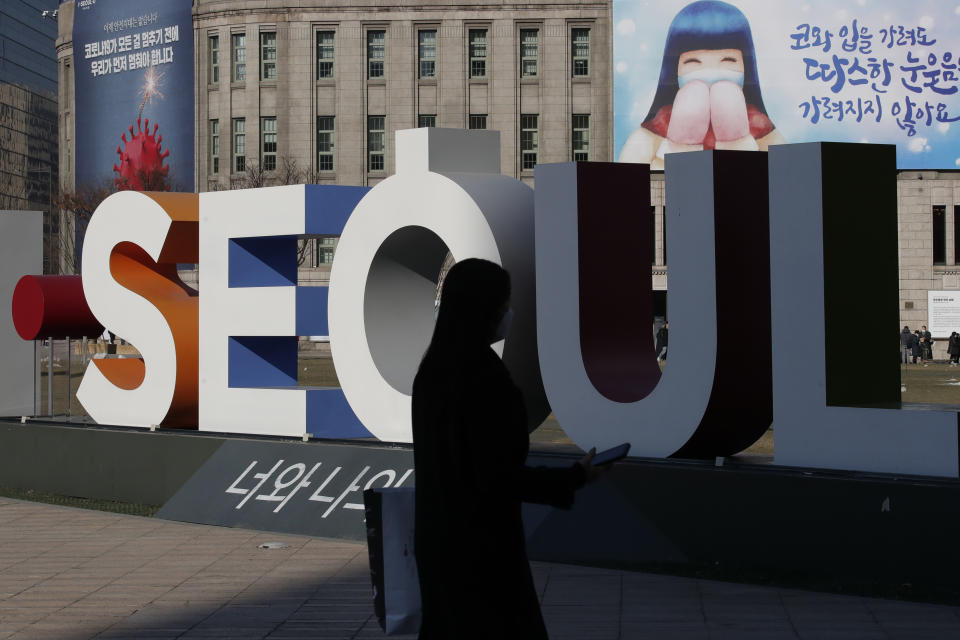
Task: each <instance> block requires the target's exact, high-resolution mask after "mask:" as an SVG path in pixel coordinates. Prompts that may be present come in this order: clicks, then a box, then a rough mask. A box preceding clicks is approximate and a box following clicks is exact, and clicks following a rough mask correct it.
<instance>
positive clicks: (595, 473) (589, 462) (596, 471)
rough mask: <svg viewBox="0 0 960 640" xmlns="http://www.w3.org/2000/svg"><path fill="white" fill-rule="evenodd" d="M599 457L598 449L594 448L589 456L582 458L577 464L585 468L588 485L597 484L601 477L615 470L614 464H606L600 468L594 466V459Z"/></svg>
mask: <svg viewBox="0 0 960 640" xmlns="http://www.w3.org/2000/svg"><path fill="white" fill-rule="evenodd" d="M596 455H597V448H596V447H593V448H592V449H590V451H588V452H587V455H585V456H583V457H582V458H580V460H579V461H578V462H577V464H579V465H580V466H581V467H583V473H584V477H586V479H587V484H590V483H591V482H596V481H597V480H598V479H599V478H600V476H602V475H603V474H605V473H607V472H608V471H610V469H612V468H613V463H612V462H611V463H610V464H605V465H602V466H599V467H595V466H593V459H594V458H595V457H596Z"/></svg>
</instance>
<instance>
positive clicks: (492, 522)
mask: <svg viewBox="0 0 960 640" xmlns="http://www.w3.org/2000/svg"><path fill="white" fill-rule="evenodd" d="M509 301H510V276H509V275H508V274H507V272H506V271H504V270H503V269H502V268H501V267H499V266H497V265H495V264H493V263H492V262H488V261H486V260H478V259H469V260H464V261H462V262H459V263H457V264H456V265H455V266H454V267H453V268H452V269H451V270H450V272H449V273H448V274H447V277H446V280H445V282H444V285H443V292H442V294H441V299H440V307H439V315H438V316H437V323H436V327H435V328H434V332H433V339H432V340H431V342H430V347H429V348H428V349H427V353H426V355H425V356H424V358H423V362H422V363H421V364H420V370H419V371H418V373H417V377H416V379H415V380H414V383H413V443H414V459H415V464H416V470H417V480H416V540H415V548H416V555H417V568H418V570H419V572H420V589H421V597H422V602H423V624H422V627H421V630H420V638H421V640H435V639H441V638H442V639H444V640H461V639H472V638H484V639H489V638H523V639H524V640H537V639H541V638H546V637H547V632H546V628H545V627H544V624H543V618H542V616H541V615H540V606H539V602H538V598H537V594H536V591H535V589H534V584H533V578H532V576H531V573H530V564H529V562H528V561H527V553H526V548H525V540H524V532H523V523H522V521H521V517H520V503H521V502H522V501H526V502H539V503H543V504H551V505H554V506H558V507H564V508H569V507H570V506H571V505H572V503H573V494H574V492H575V491H576V490H577V489H578V488H580V487H581V486H583V484H584V483H585V482H586V481H587V479H588V476H589V477H590V478H591V479H592V478H593V477H595V475H596V470H595V469H594V468H593V467H592V465H591V464H590V460H591V459H592V458H593V455H592V454H593V452H592V451H591V453H590V454H588V455H587V457H585V458H584V459H583V460H581V461H580V462H579V463H577V464H574V465H573V466H571V467H568V468H551V469H547V468H543V467H540V468H531V467H527V466H526V465H525V461H526V458H527V451H528V449H529V445H530V441H529V438H528V435H527V426H526V425H527V421H526V411H525V409H524V404H523V397H522V396H521V393H520V390H519V389H518V388H517V387H516V386H515V385H514V384H513V381H512V380H511V379H510V374H509V373H508V372H507V369H506V367H505V366H504V365H503V363H502V362H501V360H500V358H499V357H498V356H497V354H496V352H494V350H493V349H492V348H491V347H490V345H491V343H493V342H495V341H496V340H499V339H502V338H504V337H505V335H506V331H507V329H508V326H507V325H508V324H509V320H510V318H511V317H512V313H511V312H509Z"/></svg>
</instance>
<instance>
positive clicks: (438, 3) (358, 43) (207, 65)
mask: <svg viewBox="0 0 960 640" xmlns="http://www.w3.org/2000/svg"><path fill="white" fill-rule="evenodd" d="M73 11H74V3H73V2H67V3H65V4H64V5H63V6H62V8H61V20H60V37H59V39H58V41H57V44H58V48H57V51H58V57H59V62H60V67H61V74H60V79H61V83H63V84H62V86H61V96H62V98H63V100H62V101H61V114H62V115H63V116H64V120H65V121H68V122H72V119H71V118H70V113H71V111H72V104H73V76H72V73H71V72H70V67H71V65H72V58H73V49H72V31H73ZM193 14H194V42H195V69H196V73H195V98H196V152H195V160H196V162H195V166H196V175H195V180H196V184H197V186H198V189H199V190H201V191H209V190H217V189H229V188H237V187H244V186H262V185H269V184H282V183H285V182H303V181H309V182H316V183H320V184H345V185H374V184H376V183H377V182H379V181H380V180H382V179H383V178H385V177H386V176H388V175H390V174H392V173H394V166H395V165H394V149H393V145H394V133H395V132H396V131H397V130H399V129H409V128H412V127H418V126H437V127H451V128H483V129H493V130H498V131H500V143H501V154H502V155H501V170H502V171H503V173H505V174H508V175H512V176H515V177H517V178H519V179H520V180H522V181H524V182H527V183H530V184H532V183H533V175H534V171H533V167H534V165H535V164H537V163H544V162H564V161H569V160H573V159H580V160H611V159H612V157H613V150H612V146H613V64H612V55H613V40H612V33H613V32H612V1H611V0H557V1H555V2H550V3H549V4H548V3H507V2H499V1H487V2H476V3H470V4H451V3H450V2H447V1H445V0H424V1H421V2H416V3H403V4H390V3H384V2H382V1H380V0H351V1H350V2H349V3H347V2H343V1H342V0H340V1H338V0H314V1H302V0H269V1H267V2H262V1H254V0H197V2H195V3H194V9H193ZM61 137H62V138H66V139H69V125H68V127H67V129H66V130H64V131H62V132H61ZM61 161H62V162H63V163H65V164H66V165H69V164H70V163H71V160H70V159H69V158H61ZM63 170H64V172H65V174H66V175H72V174H71V167H70V166H64V167H63ZM251 176H252V177H251ZM335 246H336V239H335V238H326V239H315V240H314V241H313V242H312V243H311V244H310V246H309V247H308V250H307V251H306V252H305V253H304V255H303V265H302V266H303V267H305V268H303V269H301V279H305V280H307V281H317V280H319V281H323V280H325V279H326V277H327V274H328V271H329V263H330V261H331V260H332V254H333V250H334V249H335Z"/></svg>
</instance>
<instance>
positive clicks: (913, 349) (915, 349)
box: [910, 329, 923, 364]
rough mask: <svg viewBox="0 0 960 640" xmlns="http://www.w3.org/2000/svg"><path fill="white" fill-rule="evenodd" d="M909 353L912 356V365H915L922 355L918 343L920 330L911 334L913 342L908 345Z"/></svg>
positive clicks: (920, 345)
mask: <svg viewBox="0 0 960 640" xmlns="http://www.w3.org/2000/svg"><path fill="white" fill-rule="evenodd" d="M910 353H911V354H912V355H913V364H917V360H918V359H919V358H920V357H921V356H922V354H923V346H922V343H921V342H920V329H917V330H916V331H914V332H913V341H912V342H911V343H910Z"/></svg>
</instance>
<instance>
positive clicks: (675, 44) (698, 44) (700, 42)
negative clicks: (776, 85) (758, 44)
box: [644, 0, 767, 122]
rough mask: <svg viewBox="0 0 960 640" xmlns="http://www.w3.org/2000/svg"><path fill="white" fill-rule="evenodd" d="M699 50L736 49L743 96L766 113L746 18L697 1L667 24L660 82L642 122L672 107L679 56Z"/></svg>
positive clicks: (715, 1) (707, 0)
mask: <svg viewBox="0 0 960 640" xmlns="http://www.w3.org/2000/svg"><path fill="white" fill-rule="evenodd" d="M698 49H739V50H740V51H741V52H743V94H744V96H745V97H746V99H747V104H752V105H753V106H754V107H756V108H757V109H759V110H760V111H762V112H763V113H764V114H766V113H767V109H766V107H764V105H763V97H762V96H761V95H760V84H759V80H758V78H757V58H756V53H755V52H754V48H753V35H752V34H751V33H750V23H749V22H747V17H746V16H745V15H743V13H742V12H741V11H740V9H737V8H736V7H734V6H733V5H731V4H727V3H726V2H720V0H698V1H697V2H692V3H690V4H688V5H687V6H685V7H684V8H683V9H681V10H680V13H678V14H677V15H676V17H675V18H674V19H673V22H671V23H670V30H669V31H668V32H667V42H666V44H665V45H664V47H663V62H662V63H661V66H660V83H659V85H658V86H657V93H656V95H655V96H654V98H653V104H652V105H651V106H650V112H649V113H648V114H647V117H646V119H645V120H644V122H648V121H650V120H652V119H653V118H654V117H655V116H656V115H657V112H658V111H659V110H660V108H661V107H663V106H664V105H667V104H673V98H674V96H675V95H676V94H677V90H678V89H679V88H680V87H679V85H678V83H677V65H678V63H679V60H680V54H682V53H685V52H687V51H696V50H698Z"/></svg>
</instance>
